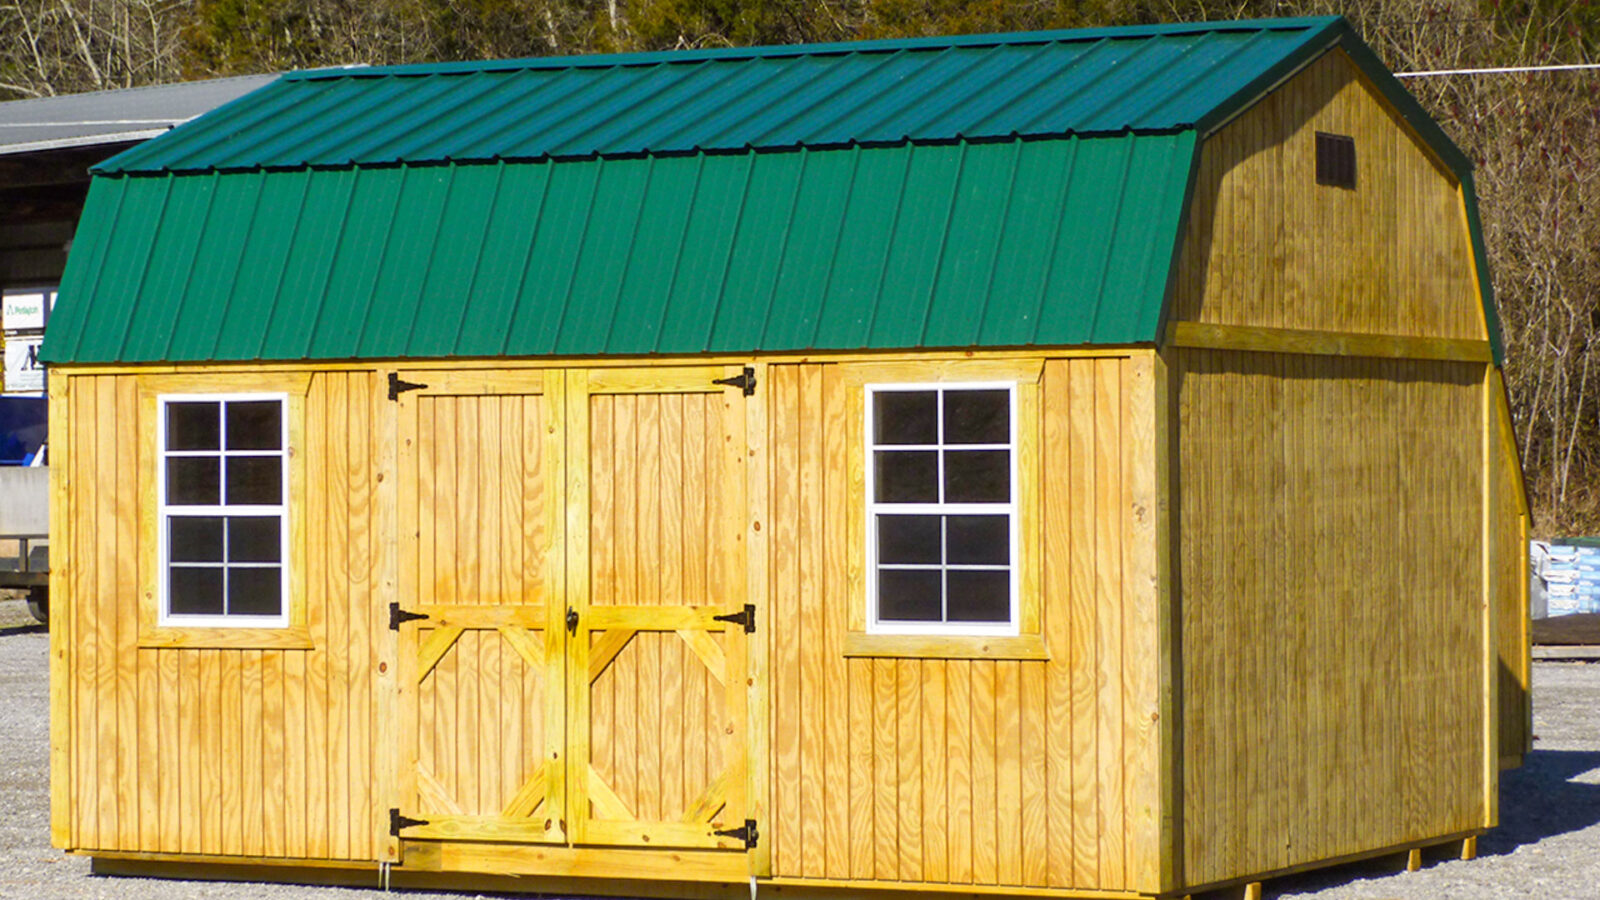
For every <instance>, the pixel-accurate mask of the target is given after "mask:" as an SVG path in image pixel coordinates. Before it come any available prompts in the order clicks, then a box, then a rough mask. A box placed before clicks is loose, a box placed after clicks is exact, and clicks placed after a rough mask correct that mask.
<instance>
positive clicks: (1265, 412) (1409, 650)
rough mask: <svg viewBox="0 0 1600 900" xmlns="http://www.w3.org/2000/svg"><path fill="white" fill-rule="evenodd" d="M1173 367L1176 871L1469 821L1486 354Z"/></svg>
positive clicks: (1478, 669) (1477, 733)
mask: <svg viewBox="0 0 1600 900" xmlns="http://www.w3.org/2000/svg"><path fill="white" fill-rule="evenodd" d="M1171 362H1172V371H1173V373H1174V378H1175V381H1174V388H1173V389H1174V393H1175V395H1176V397H1175V399H1176V413H1177V416H1178V430H1177V434H1178V446H1179V459H1178V473H1179V478H1178V484H1177V485H1176V486H1175V489H1176V491H1177V497H1176V498H1175V499H1174V505H1175V508H1176V509H1177V511H1178V524H1177V530H1178V534H1179V537H1180V550H1179V559H1178V560H1177V572H1176V573H1175V578H1176V585H1177V587H1176V590H1177V591H1178V592H1179V593H1180V596H1181V599H1180V601H1179V602H1180V604H1181V619H1180V621H1181V629H1182V633H1181V638H1180V640H1181V650H1180V653H1181V672H1182V687H1181V690H1182V693H1183V730H1182V748H1183V750H1182V752H1183V773H1182V779H1183V790H1184V808H1183V836H1184V854H1183V864H1184V867H1185V871H1186V876H1187V883H1188V884H1191V885H1201V884H1206V883H1211V882H1215V881H1219V880H1223V879H1230V878H1236V877H1240V876H1243V875H1251V874H1259V873H1267V872H1271V871H1274V870H1278V869H1283V868H1287V867H1290V866H1296V865H1300V864H1303V863H1308V862H1312V861H1316V860H1322V859H1329V858H1334V857H1339V856H1343V855H1347V854H1355V853H1360V852H1364V851H1370V850H1374V849H1378V848H1386V847H1394V846H1399V845H1403V844H1407V843H1412V842H1421V841H1425V840H1428V839H1430V838H1439V837H1443V836H1448V835H1453V834H1459V833H1462V832H1467V831H1471V830H1474V829H1478V828H1481V827H1483V826H1484V825H1485V824H1486V821H1485V819H1486V814H1487V812H1486V810H1485V803H1486V798H1487V797H1492V793H1493V789H1492V786H1486V784H1485V777H1486V767H1485V765H1484V760H1485V753H1486V750H1487V742H1488V740H1489V737H1488V735H1487V734H1486V730H1485V729H1486V716H1485V707H1484V699H1483V698H1484V678H1485V676H1484V672H1485V668H1484V667H1485V641H1486V635H1485V630H1484V629H1485V624H1486V620H1485V615H1484V606H1483V599H1484V582H1483V574H1482V573H1483V571H1484V570H1483V556H1482V553H1483V549H1482V536H1483V521H1484V520H1483V510H1484V499H1485V485H1484V468H1483V453H1482V451H1483V443H1482V428H1483V421H1484V403H1483V399H1482V398H1483V390H1484V381H1483V372H1484V367H1483V366H1482V365H1479V364H1468V363H1441V362H1408V361H1392V360H1371V359H1342V358H1337V357H1303V356H1291V355H1283V354H1266V353H1250V352H1245V353H1240V352H1213V351H1201V350H1188V351H1177V352H1175V353H1174V354H1173V355H1172V358H1171Z"/></svg>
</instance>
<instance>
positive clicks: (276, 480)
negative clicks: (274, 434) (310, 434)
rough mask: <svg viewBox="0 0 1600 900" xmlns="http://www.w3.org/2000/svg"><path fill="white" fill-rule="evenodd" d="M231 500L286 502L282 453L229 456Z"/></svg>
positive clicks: (229, 499)
mask: <svg viewBox="0 0 1600 900" xmlns="http://www.w3.org/2000/svg"><path fill="white" fill-rule="evenodd" d="M228 502H229V503H230V504H241V503H261V504H269V505H270V504H277V503H282V502H283V464H282V457H279V456H230V457H228Z"/></svg>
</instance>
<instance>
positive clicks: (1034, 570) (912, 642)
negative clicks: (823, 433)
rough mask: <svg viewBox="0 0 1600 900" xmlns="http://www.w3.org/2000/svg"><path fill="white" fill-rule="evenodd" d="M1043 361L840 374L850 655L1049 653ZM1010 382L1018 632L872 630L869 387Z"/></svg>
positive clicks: (859, 367) (909, 365)
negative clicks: (1013, 423) (1042, 496)
mask: <svg viewBox="0 0 1600 900" xmlns="http://www.w3.org/2000/svg"><path fill="white" fill-rule="evenodd" d="M1043 374H1044V360H1043V359H1041V358H1022V359H1014V358H1013V359H958V360H929V361H916V362H881V363H879V362H871V363H854V364H851V363H845V364H841V365H840V366H839V371H838V376H837V377H838V378H839V380H840V381H839V384H840V387H841V388H842V389H843V393H844V397H845V402H846V404H847V409H846V410H845V427H846V429H847V431H846V434H845V445H846V447H848V448H849V451H848V452H849V453H850V457H849V470H848V476H847V479H846V481H847V485H848V487H847V494H848V496H847V498H846V500H847V503H846V509H847V510H848V524H849V527H848V530H847V532H846V541H847V545H848V548H849V549H848V557H847V585H848V595H849V596H848V603H849V610H848V618H847V627H846V629H845V633H844V636H843V641H842V645H841V647H840V651H841V652H842V653H843V655H845V656H855V657H883V658H900V659H1048V658H1049V652H1048V650H1047V647H1046V643H1045V639H1044V630H1043V623H1042V621H1041V619H1042V609H1043V592H1042V581H1041V574H1042V571H1043V566H1042V558H1041V555H1040V551H1041V546H1040V538H1041V528H1040V524H1041V523H1040V516H1041V508H1040V502H1039V465H1040V462H1041V460H1042V454H1041V453H1040V445H1039V441H1040V436H1041V426H1040V421H1041V418H1040V405H1039V404H1040V390H1039V387H1040V379H1041V378H1042V376H1043ZM974 382H1010V383H1012V384H1014V385H1015V388H1014V391H1015V404H1016V406H1015V408H1016V416H1017V421H1016V443H1015V448H1014V453H1015V454H1016V473H1017V480H1016V504H1017V519H1018V532H1019V533H1018V538H1017V559H1016V566H1017V570H1018V594H1017V619H1018V621H1017V634H1015V635H955V634H882V633H869V632H868V630H867V602H868V601H867V579H868V578H869V577H870V573H869V572H868V571H867V563H868V559H867V555H868V554H867V551H866V534H867V502H866V501H867V495H866V467H867V465H869V464H870V461H869V460H868V459H867V441H866V395H867V390H866V387H867V385H869V384H918V383H926V384H941V383H952V384H970V383H974Z"/></svg>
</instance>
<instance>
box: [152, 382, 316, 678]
mask: <svg viewBox="0 0 1600 900" xmlns="http://www.w3.org/2000/svg"><path fill="white" fill-rule="evenodd" d="M135 377H137V378H138V394H139V421H140V423H141V427H140V428H139V436H138V442H139V446H138V455H139V466H138V471H139V486H138V490H139V548H140V549H139V552H140V554H141V559H140V566H139V570H140V578H139V581H140V583H139V638H138V645H139V646H140V647H148V648H158V647H186V648H194V649H200V648H209V649H242V650H309V649H311V648H312V646H313V642H312V639H311V628H310V625H309V624H308V622H307V610H306V603H307V597H306V571H305V566H306V554H305V522H304V519H305V510H306V474H305V453H304V448H305V415H306V397H307V394H308V393H309V391H310V387H311V373H309V372H273V373H261V372H236V373H235V372H229V373H216V372H211V373H207V374H204V375H190V374H172V375H139V376H135ZM169 394H187V395H203V394H215V395H219V396H220V395H227V394H280V395H283V397H284V416H285V418H286V424H287V430H288V445H287V447H286V449H285V452H286V453H287V455H288V464H289V478H288V484H287V486H286V492H285V496H284V511H285V515H286V516H287V518H288V520H289V523H288V534H289V540H288V542H287V544H286V545H285V546H284V548H283V557H284V560H283V565H284V568H285V569H286V572H285V574H286V575H287V579H288V617H287V621H288V624H286V625H283V626H271V627H262V626H259V625H251V626H237V627H195V626H186V625H162V624H161V594H162V592H161V577H162V574H163V572H164V567H163V564H162V563H163V561H162V560H161V558H160V553H159V550H158V548H159V547H160V544H161V542H160V539H159V530H160V528H161V525H162V523H161V515H160V510H161V497H160V495H159V490H160V489H159V479H158V477H157V467H158V466H160V465H161V464H162V462H161V456H160V428H161V422H160V420H159V415H160V408H159V398H160V397H162V396H163V395H169Z"/></svg>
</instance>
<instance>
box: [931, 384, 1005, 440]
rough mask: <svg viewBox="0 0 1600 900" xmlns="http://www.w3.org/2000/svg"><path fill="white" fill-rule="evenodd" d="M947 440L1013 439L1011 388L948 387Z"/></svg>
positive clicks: (945, 419) (945, 435) (945, 398)
mask: <svg viewBox="0 0 1600 900" xmlns="http://www.w3.org/2000/svg"><path fill="white" fill-rule="evenodd" d="M944 442H945V443H946V444H1009V443H1011V392H1010V391H1006V390H998V391H946V392H945V395H944Z"/></svg>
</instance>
